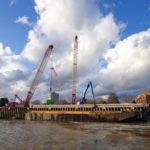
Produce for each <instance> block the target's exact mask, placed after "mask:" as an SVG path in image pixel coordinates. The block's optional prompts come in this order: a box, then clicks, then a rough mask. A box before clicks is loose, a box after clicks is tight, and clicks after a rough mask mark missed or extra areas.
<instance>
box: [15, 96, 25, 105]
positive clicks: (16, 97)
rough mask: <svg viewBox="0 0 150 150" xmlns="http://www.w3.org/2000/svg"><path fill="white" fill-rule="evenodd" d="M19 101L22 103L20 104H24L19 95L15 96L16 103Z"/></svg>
mask: <svg viewBox="0 0 150 150" xmlns="http://www.w3.org/2000/svg"><path fill="white" fill-rule="evenodd" d="M16 99H18V100H19V101H20V104H24V101H23V100H22V99H21V98H20V97H19V96H18V95H17V94H15V98H14V102H15V101H16Z"/></svg>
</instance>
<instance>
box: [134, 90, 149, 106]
mask: <svg viewBox="0 0 150 150" xmlns="http://www.w3.org/2000/svg"><path fill="white" fill-rule="evenodd" d="M135 101H136V103H143V104H150V90H145V91H144V92H143V93H142V94H141V95H138V96H137V97H136V98H135Z"/></svg>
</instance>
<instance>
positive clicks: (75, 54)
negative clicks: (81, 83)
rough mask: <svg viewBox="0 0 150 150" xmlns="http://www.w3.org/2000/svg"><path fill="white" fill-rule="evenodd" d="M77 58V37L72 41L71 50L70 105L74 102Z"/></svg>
mask: <svg viewBox="0 0 150 150" xmlns="http://www.w3.org/2000/svg"><path fill="white" fill-rule="evenodd" d="M77 56H78V36H75V39H74V49H73V73H72V104H75V102H76V99H77V97H76V91H77V89H76V84H77Z"/></svg>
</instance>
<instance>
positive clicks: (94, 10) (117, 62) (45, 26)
mask: <svg viewBox="0 0 150 150" xmlns="http://www.w3.org/2000/svg"><path fill="white" fill-rule="evenodd" d="M0 3H1V5H0V64H1V65H0V81H1V83H0V88H1V90H0V97H8V98H13V97H14V94H18V95H19V96H20V97H21V98H23V99H24V98H25V97H26V95H27V91H28V90H29V87H30V84H31V82H32V80H33V79H34V76H35V73H36V71H37V68H38V66H39V64H40V62H41V59H42V58H43V55H44V52H45V51H46V48H47V47H48V45H49V44H53V45H54V51H53V55H52V56H51V59H49V60H52V59H53V66H54V68H55V70H56V72H57V74H58V76H57V77H56V76H54V75H53V90H54V91H57V92H59V93H60V97H61V98H67V99H68V100H69V99H70V100H71V88H72V56H73V41H74V37H75V35H78V37H79V48H78V72H77V97H82V96H83V92H84V90H85V88H86V85H87V83H88V81H92V83H93V86H94V92H95V95H96V96H105V95H108V94H109V93H111V92H116V93H117V94H129V95H134V96H135V95H137V94H139V93H141V92H142V91H143V90H145V89H149V88H150V79H149V74H150V59H149V58H150V0H82V1H81V0H76V1H74V0H61V1H53V0H44V1H42V0H1V2H0ZM50 66H51V61H49V62H48V64H47V66H46V68H45V71H44V73H43V75H42V76H41V79H40V82H39V84H38V87H37V89H36V91H35V93H34V97H33V99H40V100H46V99H47V95H48V93H49V88H50V85H49V83H50V73H51V72H50V69H49V68H50ZM62 85H63V86H62Z"/></svg>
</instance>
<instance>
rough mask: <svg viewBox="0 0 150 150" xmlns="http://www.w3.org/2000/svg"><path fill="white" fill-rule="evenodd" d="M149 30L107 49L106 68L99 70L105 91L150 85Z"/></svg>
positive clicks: (135, 88) (105, 56) (134, 88)
mask: <svg viewBox="0 0 150 150" xmlns="http://www.w3.org/2000/svg"><path fill="white" fill-rule="evenodd" d="M149 58H150V29H148V30H147V31H143V32H140V33H136V34H133V35H131V36H129V37H127V38H126V39H124V40H122V41H120V42H118V43H117V44H116V46H115V48H112V49H109V50H108V51H107V52H106V53H105V55H104V59H105V60H106V61H107V63H108V66H107V67H106V68H103V69H102V70H100V72H99V74H100V77H101V82H102V83H103V86H104V87H105V88H106V89H109V90H112V91H113V90H114V91H120V90H122V91H123V90H137V89H138V88H141V87H147V86H149V85H150V80H149V74H150V61H149Z"/></svg>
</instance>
